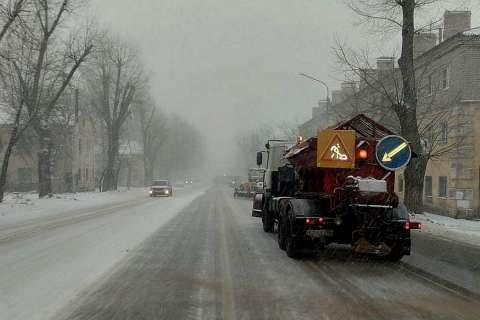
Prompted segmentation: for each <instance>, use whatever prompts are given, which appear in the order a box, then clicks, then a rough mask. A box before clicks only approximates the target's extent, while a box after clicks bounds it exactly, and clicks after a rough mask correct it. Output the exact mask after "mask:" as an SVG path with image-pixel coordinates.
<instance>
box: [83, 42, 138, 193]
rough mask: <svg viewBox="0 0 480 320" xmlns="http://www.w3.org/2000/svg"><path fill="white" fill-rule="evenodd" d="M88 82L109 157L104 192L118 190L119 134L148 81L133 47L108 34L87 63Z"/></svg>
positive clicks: (104, 175)
mask: <svg viewBox="0 0 480 320" xmlns="http://www.w3.org/2000/svg"><path fill="white" fill-rule="evenodd" d="M88 74H89V75H88V76H87V81H88V85H89V90H90V92H91V96H92V101H91V103H92V105H93V107H94V108H95V109H96V111H97V113H98V115H99V116H100V117H101V119H102V121H103V124H104V125H105V129H106V130H105V131H106V138H107V149H108V150H107V152H106V153H107V160H106V164H105V168H104V170H103V174H102V177H101V180H102V191H107V190H116V189H117V176H118V170H119V154H118V153H119V147H120V133H121V130H122V126H123V125H124V124H125V121H126V120H127V118H128V117H129V116H130V114H131V113H132V106H133V104H132V101H133V100H134V97H135V92H136V91H137V90H138V89H139V88H141V87H142V86H143V85H144V83H145V77H144V75H143V72H142V68H141V66H140V64H139V61H138V57H137V55H136V51H135V49H134V48H132V47H130V46H129V45H127V44H125V43H122V42H121V41H119V40H115V39H113V38H112V37H109V36H105V37H104V38H103V39H102V40H101V47H99V49H98V50H97V52H96V54H95V55H94V59H93V61H92V63H91V64H90V65H89V66H88Z"/></svg>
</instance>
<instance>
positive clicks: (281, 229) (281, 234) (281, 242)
mask: <svg viewBox="0 0 480 320" xmlns="http://www.w3.org/2000/svg"><path fill="white" fill-rule="evenodd" d="M278 247H279V248H280V249H282V250H285V249H286V248H287V239H286V238H285V225H284V224H283V223H282V220H279V221H278Z"/></svg>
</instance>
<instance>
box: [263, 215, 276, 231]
mask: <svg viewBox="0 0 480 320" xmlns="http://www.w3.org/2000/svg"><path fill="white" fill-rule="evenodd" d="M262 223H263V231H265V232H268V233H272V232H273V228H274V225H275V224H274V221H273V219H272V217H271V216H270V214H268V211H267V212H265V211H264V213H263V217H262Z"/></svg>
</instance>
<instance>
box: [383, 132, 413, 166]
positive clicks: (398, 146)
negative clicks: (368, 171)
mask: <svg viewBox="0 0 480 320" xmlns="http://www.w3.org/2000/svg"><path fill="white" fill-rule="evenodd" d="M375 155H376V157H377V161H378V163H379V164H380V165H381V166H382V167H383V168H385V169H387V170H398V169H400V168H403V167H405V166H406V165H407V164H408V163H409V162H410V159H411V158H412V149H410V145H409V144H408V142H407V140H405V139H404V138H402V137H400V136H386V137H384V138H382V139H381V140H380V141H379V142H378V143H377V152H376V153H375Z"/></svg>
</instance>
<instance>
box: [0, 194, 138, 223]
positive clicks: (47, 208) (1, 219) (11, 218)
mask: <svg viewBox="0 0 480 320" xmlns="http://www.w3.org/2000/svg"><path fill="white" fill-rule="evenodd" d="M147 192H148V191H147V188H131V189H130V190H126V189H120V190H119V191H108V192H94V191H92V192H78V193H64V194H55V195H54V196H53V197H52V198H44V199H39V198H38V194H37V193H35V192H29V193H28V192H18V193H17V192H16V193H9V194H7V195H6V196H5V199H4V202H3V203H0V225H4V224H9V223H15V222H21V221H25V220H29V219H34V218H39V217H45V216H51V215H58V214H61V213H63V212H66V211H72V210H80V209H88V208H94V207H98V206H104V205H109V204H114V203H120V202H127V201H129V200H133V199H138V198H139V197H145V196H146V195H147V194H148V193H147Z"/></svg>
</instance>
